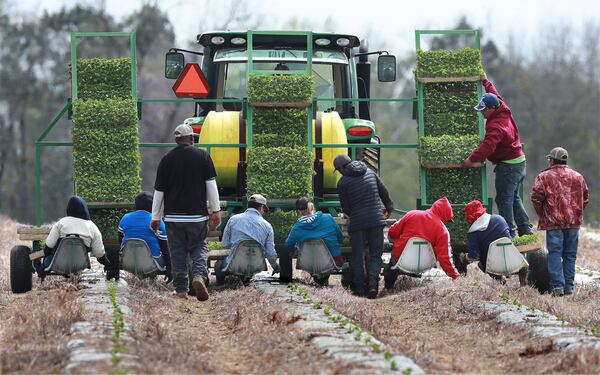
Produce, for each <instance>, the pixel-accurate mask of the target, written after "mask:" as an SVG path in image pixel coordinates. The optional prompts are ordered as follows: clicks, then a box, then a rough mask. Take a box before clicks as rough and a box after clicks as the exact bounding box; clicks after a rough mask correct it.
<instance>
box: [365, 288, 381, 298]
mask: <svg viewBox="0 0 600 375" xmlns="http://www.w3.org/2000/svg"><path fill="white" fill-rule="evenodd" d="M377 294H379V291H378V290H377V288H371V289H369V291H368V292H367V298H368V299H375V298H377Z"/></svg>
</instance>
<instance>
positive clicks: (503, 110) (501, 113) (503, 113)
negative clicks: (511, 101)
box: [488, 101, 512, 121]
mask: <svg viewBox="0 0 600 375" xmlns="http://www.w3.org/2000/svg"><path fill="white" fill-rule="evenodd" d="M511 115H512V112H511V110H510V108H508V106H507V105H506V104H505V103H504V102H503V101H501V102H500V107H498V109H497V110H496V111H494V113H493V114H492V116H491V117H490V118H489V119H488V121H489V120H493V119H495V118H501V117H510V116H511Z"/></svg>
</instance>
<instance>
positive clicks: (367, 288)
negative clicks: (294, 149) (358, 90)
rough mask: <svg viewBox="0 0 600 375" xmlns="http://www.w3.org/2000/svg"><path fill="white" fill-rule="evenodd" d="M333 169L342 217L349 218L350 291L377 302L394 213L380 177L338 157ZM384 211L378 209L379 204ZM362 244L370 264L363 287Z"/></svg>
mask: <svg viewBox="0 0 600 375" xmlns="http://www.w3.org/2000/svg"><path fill="white" fill-rule="evenodd" d="M333 167H334V168H335V170H336V171H338V172H340V173H341V174H342V178H341V179H340V180H339V181H338V184H337V188H338V194H339V197H340V204H341V206H342V210H343V211H344V214H346V215H347V216H348V217H349V218H350V222H349V224H348V233H349V234H350V244H351V246H352V259H351V260H350V267H351V269H352V285H351V289H352V291H353V292H354V293H355V294H356V295H358V296H364V295H365V292H366V296H367V298H371V299H372V298H376V297H377V294H378V293H379V272H380V270H381V263H382V261H381V254H382V253H383V228H384V226H385V220H386V219H388V218H389V217H390V215H391V214H392V211H393V210H394V202H392V200H391V199H390V195H389V193H388V190H387V188H386V187H385V185H384V184H383V182H381V180H380V179H379V177H378V176H377V175H376V174H375V173H374V172H373V171H372V170H370V169H369V168H367V165H366V164H365V163H363V162H361V161H352V159H350V157H348V155H345V154H340V155H337V156H336V157H335V159H334V160H333ZM380 202H383V206H384V207H385V208H383V209H382V208H381V203H380ZM365 242H367V243H368V245H369V262H368V268H367V269H366V283H365V253H364V251H365Z"/></svg>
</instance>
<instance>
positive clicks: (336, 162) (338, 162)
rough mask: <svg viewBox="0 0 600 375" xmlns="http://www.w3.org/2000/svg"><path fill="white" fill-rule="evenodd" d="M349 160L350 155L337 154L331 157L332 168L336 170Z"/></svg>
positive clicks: (349, 161)
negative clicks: (333, 157)
mask: <svg viewBox="0 0 600 375" xmlns="http://www.w3.org/2000/svg"><path fill="white" fill-rule="evenodd" d="M351 162H352V159H350V156H348V155H346V154H339V155H337V156H336V157H335V159H333V168H335V170H336V171H339V170H340V169H342V168H344V167H345V166H346V165H348V164H349V163H351Z"/></svg>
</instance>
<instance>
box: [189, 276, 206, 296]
mask: <svg viewBox="0 0 600 375" xmlns="http://www.w3.org/2000/svg"><path fill="white" fill-rule="evenodd" d="M192 287H193V288H194V291H195V292H196V298H197V299H198V301H206V300H207V299H208V289H206V283H205V281H204V278H203V277H202V276H194V281H192Z"/></svg>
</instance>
